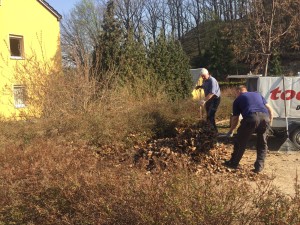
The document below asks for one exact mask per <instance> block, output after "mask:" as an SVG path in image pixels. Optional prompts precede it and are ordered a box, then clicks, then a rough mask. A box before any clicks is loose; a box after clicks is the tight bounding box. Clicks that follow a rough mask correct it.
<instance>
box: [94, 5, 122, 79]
mask: <svg viewBox="0 0 300 225" xmlns="http://www.w3.org/2000/svg"><path fill="white" fill-rule="evenodd" d="M102 29H103V30H102V33H101V34H100V35H99V41H98V44H97V47H96V49H95V50H94V53H93V65H94V66H93V69H94V72H95V74H96V76H97V78H98V80H99V81H107V79H111V77H109V78H108V77H107V75H108V74H109V73H108V72H109V71H112V70H115V71H117V70H118V69H117V68H118V67H119V65H120V53H121V44H122V41H123V35H122V29H121V23H120V22H119V21H118V20H117V19H116V18H115V6H114V1H113V0H111V1H109V2H108V4H107V8H106V12H105V15H104V19H103V25H102ZM115 78H117V77H115Z"/></svg>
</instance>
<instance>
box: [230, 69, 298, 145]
mask: <svg viewBox="0 0 300 225" xmlns="http://www.w3.org/2000/svg"><path fill="white" fill-rule="evenodd" d="M227 78H228V79H246V87H247V89H248V91H257V92H260V93H261V94H262V96H264V98H265V99H266V100H267V102H268V103H269V104H270V105H271V107H272V108H273V111H274V118H273V122H272V124H271V128H272V130H273V134H274V135H275V136H284V135H285V134H288V135H289V139H290V140H291V141H292V142H293V143H294V144H295V146H296V147H297V148H298V149H299V150H300V76H295V77H286V76H280V77H265V76H262V75H229V76H228V77H227Z"/></svg>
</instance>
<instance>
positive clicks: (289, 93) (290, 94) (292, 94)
mask: <svg viewBox="0 0 300 225" xmlns="http://www.w3.org/2000/svg"><path fill="white" fill-rule="evenodd" d="M270 93H271V96H270V98H271V99H272V100H277V99H279V97H280V98H281V99H282V100H292V99H293V98H296V99H297V100H300V91H299V92H296V91H294V90H285V91H284V92H282V91H281V90H280V88H279V87H277V88H275V89H274V90H272V91H270Z"/></svg>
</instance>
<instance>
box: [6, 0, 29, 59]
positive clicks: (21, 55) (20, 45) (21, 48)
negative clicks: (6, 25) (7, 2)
mask: <svg viewBox="0 0 300 225" xmlns="http://www.w3.org/2000/svg"><path fill="white" fill-rule="evenodd" d="M0 1H1V0H0ZM12 41H17V42H18V43H16V44H17V45H18V46H15V45H14V46H13V47H14V48H15V47H17V48H18V50H16V51H18V53H19V54H15V55H13V53H12ZM9 49H10V58H11V59H24V37H23V36H21V35H13V34H10V35H9Z"/></svg>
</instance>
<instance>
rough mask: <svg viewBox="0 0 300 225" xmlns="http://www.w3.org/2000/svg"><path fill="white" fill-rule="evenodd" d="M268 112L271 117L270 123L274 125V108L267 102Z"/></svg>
mask: <svg viewBox="0 0 300 225" xmlns="http://www.w3.org/2000/svg"><path fill="white" fill-rule="evenodd" d="M265 106H266V108H267V110H268V112H269V118H270V124H271V125H272V122H273V109H272V107H271V106H270V105H269V104H265Z"/></svg>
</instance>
